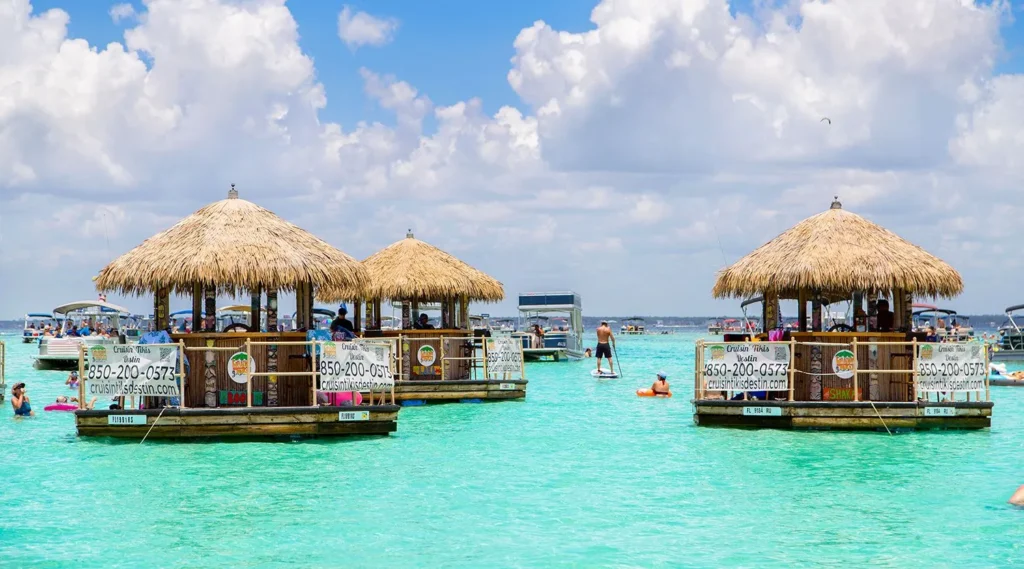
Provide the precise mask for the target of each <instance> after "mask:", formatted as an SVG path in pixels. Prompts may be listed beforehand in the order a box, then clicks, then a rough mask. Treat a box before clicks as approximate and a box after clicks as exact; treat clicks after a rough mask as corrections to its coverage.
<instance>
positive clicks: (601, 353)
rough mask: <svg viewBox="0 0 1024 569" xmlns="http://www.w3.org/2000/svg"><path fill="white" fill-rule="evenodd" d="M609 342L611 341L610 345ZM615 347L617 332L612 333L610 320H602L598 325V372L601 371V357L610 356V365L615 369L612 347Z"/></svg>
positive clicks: (611, 368) (612, 369)
mask: <svg viewBox="0 0 1024 569" xmlns="http://www.w3.org/2000/svg"><path fill="white" fill-rule="evenodd" d="M609 342H611V344H610V345H609ZM614 347H615V334H612V329H611V328H610V327H609V326H608V322H607V321H606V320H602V321H601V325H600V326H598V327H597V354H596V356H597V373H601V358H608V367H609V368H610V370H611V371H612V372H614V371H615V365H614V363H613V362H612V348H614Z"/></svg>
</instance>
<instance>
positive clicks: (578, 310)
mask: <svg viewBox="0 0 1024 569" xmlns="http://www.w3.org/2000/svg"><path fill="white" fill-rule="evenodd" d="M519 314H520V320H521V322H522V323H523V324H538V325H540V323H541V322H546V321H548V320H550V319H552V318H554V317H556V316H561V317H562V318H559V320H562V321H563V322H564V324H559V325H558V326H555V327H550V329H549V330H546V331H545V332H544V335H543V337H537V336H536V335H535V334H533V333H532V332H531V331H530V328H532V326H530V327H529V328H527V327H525V326H521V327H520V329H522V330H525V331H524V332H518V333H515V334H514V335H515V336H518V337H520V338H521V339H522V342H523V357H524V358H526V359H527V360H533V361H537V360H553V361H556V362H557V361H562V360H567V359H580V358H582V357H583V303H582V301H581V300H580V295H578V294H576V293H575V292H528V293H524V294H520V295H519ZM542 329H543V326H542Z"/></svg>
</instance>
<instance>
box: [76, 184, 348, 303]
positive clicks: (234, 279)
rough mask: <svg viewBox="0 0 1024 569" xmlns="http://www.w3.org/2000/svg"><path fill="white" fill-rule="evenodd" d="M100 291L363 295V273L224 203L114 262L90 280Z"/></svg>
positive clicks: (284, 225)
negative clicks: (325, 290) (336, 290)
mask: <svg viewBox="0 0 1024 569" xmlns="http://www.w3.org/2000/svg"><path fill="white" fill-rule="evenodd" d="M95 281H96V288H97V289H99V290H102V291H119V292H122V293H126V294H143V293H145V292H153V291H155V290H156V289H157V288H158V287H168V288H170V289H171V290H173V291H175V292H178V293H191V291H192V285H193V284H204V285H207V286H216V287H217V288H218V289H219V290H220V291H222V292H225V291H226V292H231V293H234V292H237V291H238V290H239V289H241V290H250V291H251V290H258V289H259V288H263V289H268V288H275V289H277V290H280V291H290V290H294V289H295V287H296V285H298V284H299V283H306V282H311V283H312V284H313V286H315V287H318V288H322V287H348V288H354V289H360V288H361V287H362V286H364V285H365V284H366V282H367V273H366V271H365V270H364V269H363V268H362V266H361V265H360V264H359V262H358V261H356V260H355V259H353V258H352V257H350V256H348V255H346V254H345V253H342V252H341V251H339V250H337V249H335V248H334V247H332V246H331V245H329V244H327V243H326V242H325V241H322V240H321V239H319V238H317V237H315V236H314V235H313V234H311V233H309V232H307V231H305V230H304V229H301V228H299V227H298V226H296V225H294V224H292V223H289V222H287V221H285V220H283V219H281V218H280V217H278V216H277V215H275V214H274V213H273V212H271V211H270V210H267V209H264V208H262V207H260V206H258V205H256V204H254V203H252V202H249V201H246V200H243V199H238V192H236V191H235V189H234V185H233V184H232V189H231V191H230V192H228V198H227V199H225V200H221V201H219V202H215V203H212V204H210V205H208V206H206V207H204V208H202V209H200V210H199V211H197V212H195V213H193V214H192V215H190V216H188V217H186V218H185V219H182V220H181V221H179V222H178V223H176V224H175V225H174V226H172V227H171V228H170V229H167V230H166V231H163V232H161V233H158V234H156V235H154V236H153V237H150V238H149V239H147V240H145V241H144V242H143V243H142V244H141V245H139V246H138V247H136V248H134V249H132V250H131V251H128V252H127V253H125V254H124V255H121V256H120V257H118V258H117V259H115V260H114V261H113V262H112V263H110V264H109V265H107V266H106V267H104V268H103V270H102V271H100V273H99V275H98V276H97V277H96V279H95Z"/></svg>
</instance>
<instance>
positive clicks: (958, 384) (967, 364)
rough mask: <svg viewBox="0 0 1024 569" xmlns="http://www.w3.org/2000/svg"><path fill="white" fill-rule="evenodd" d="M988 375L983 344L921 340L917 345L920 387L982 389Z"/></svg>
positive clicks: (946, 389) (921, 389)
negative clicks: (942, 342) (936, 342)
mask: <svg viewBox="0 0 1024 569" xmlns="http://www.w3.org/2000/svg"><path fill="white" fill-rule="evenodd" d="M987 376H988V370H987V369H985V348H984V347H983V346H982V345H981V344H978V343H975V342H971V343H967V344H921V345H920V346H918V348H917V389H918V390H919V391H982V390H984V389H985V377H987Z"/></svg>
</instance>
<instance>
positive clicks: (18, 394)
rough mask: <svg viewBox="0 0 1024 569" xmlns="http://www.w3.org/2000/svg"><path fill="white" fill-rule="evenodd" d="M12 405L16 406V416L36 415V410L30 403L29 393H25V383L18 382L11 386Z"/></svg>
mask: <svg viewBox="0 0 1024 569" xmlns="http://www.w3.org/2000/svg"><path fill="white" fill-rule="evenodd" d="M11 407H14V416H15V417H35V416H36V412H35V411H33V410H32V406H31V405H30V404H29V400H28V395H25V384H24V383H18V384H16V385H15V386H14V387H12V388H11Z"/></svg>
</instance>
